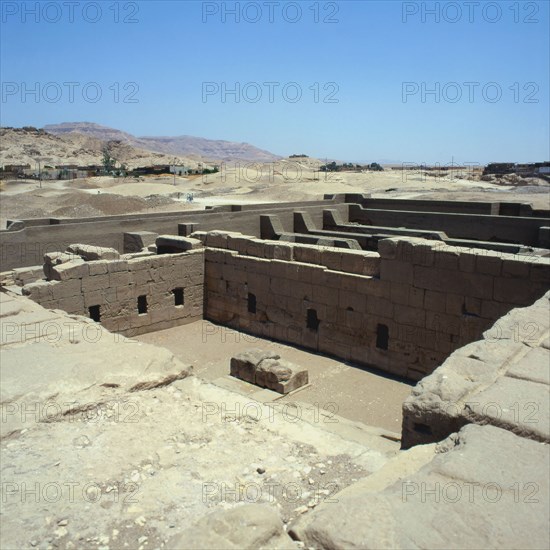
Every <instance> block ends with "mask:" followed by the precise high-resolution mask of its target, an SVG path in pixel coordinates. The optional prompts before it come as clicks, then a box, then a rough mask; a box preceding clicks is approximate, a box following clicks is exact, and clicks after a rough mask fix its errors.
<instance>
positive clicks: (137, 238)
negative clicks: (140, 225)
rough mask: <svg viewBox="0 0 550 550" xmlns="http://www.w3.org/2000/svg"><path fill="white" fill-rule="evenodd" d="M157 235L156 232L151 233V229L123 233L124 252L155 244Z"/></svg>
mask: <svg viewBox="0 0 550 550" xmlns="http://www.w3.org/2000/svg"><path fill="white" fill-rule="evenodd" d="M157 235H158V234H157V233H153V232H152V231H132V232H128V233H124V235H123V242H124V244H123V246H124V252H126V253H128V252H130V253H131V252H140V251H141V250H143V249H144V248H147V247H148V246H149V245H152V244H155V239H156V238H157Z"/></svg>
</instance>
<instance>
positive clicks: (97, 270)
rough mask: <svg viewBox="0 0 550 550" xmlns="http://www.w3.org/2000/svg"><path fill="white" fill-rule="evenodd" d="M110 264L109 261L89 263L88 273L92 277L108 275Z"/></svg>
mask: <svg viewBox="0 0 550 550" xmlns="http://www.w3.org/2000/svg"><path fill="white" fill-rule="evenodd" d="M108 265H109V262H108V261H107V260H98V261H95V262H89V263H88V273H89V274H90V276H94V275H103V274H104V273H108V271H109V269H108Z"/></svg>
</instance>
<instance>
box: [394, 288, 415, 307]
mask: <svg viewBox="0 0 550 550" xmlns="http://www.w3.org/2000/svg"><path fill="white" fill-rule="evenodd" d="M413 289H414V287H412V286H410V285H405V284H401V283H391V287H390V298H391V301H392V302H393V303H394V304H402V305H405V306H406V305H409V292H410V291H411V290H413ZM415 290H416V289H415Z"/></svg>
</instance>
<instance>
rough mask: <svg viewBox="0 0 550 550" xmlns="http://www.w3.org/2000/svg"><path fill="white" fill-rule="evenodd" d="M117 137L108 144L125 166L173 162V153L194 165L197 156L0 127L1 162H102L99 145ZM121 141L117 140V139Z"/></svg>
mask: <svg viewBox="0 0 550 550" xmlns="http://www.w3.org/2000/svg"><path fill="white" fill-rule="evenodd" d="M114 139H117V143H112V144H111V151H112V156H114V157H115V158H116V159H117V161H118V162H119V163H120V164H125V165H126V166H127V167H128V168H130V169H131V168H136V167H138V166H151V165H155V164H172V163H173V162H174V157H175V156H176V158H177V160H176V162H177V163H178V164H184V165H185V166H189V167H190V168H196V167H197V166H198V163H199V162H201V159H200V158H191V157H187V156H184V155H165V154H163V153H156V152H152V151H148V150H145V149H142V148H139V147H135V146H133V145H132V144H131V143H129V142H125V141H122V140H119V139H118V138H115V136H114V135H113V137H112V138H107V139H106V140H102V139H99V138H98V137H96V136H93V135H90V134H85V133H76V132H74V133H72V132H71V133H68V134H61V135H54V134H51V133H48V132H45V131H44V130H38V129H36V128H30V127H27V128H0V165H1V166H5V165H8V164H30V166H31V168H35V166H36V164H37V162H38V160H40V161H41V162H42V165H43V166H44V165H51V166H56V165H60V164H77V165H79V166H88V165H98V164H101V159H102V149H103V147H104V146H105V142H106V141H108V140H114ZM118 141H120V142H118Z"/></svg>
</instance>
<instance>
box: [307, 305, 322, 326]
mask: <svg viewBox="0 0 550 550" xmlns="http://www.w3.org/2000/svg"><path fill="white" fill-rule="evenodd" d="M320 322H321V321H319V319H318V318H317V310H315V309H308V310H307V317H306V327H307V328H310V329H312V330H317V329H318V328H319V323H320Z"/></svg>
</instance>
